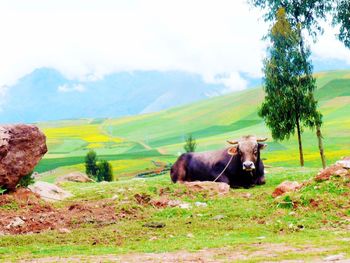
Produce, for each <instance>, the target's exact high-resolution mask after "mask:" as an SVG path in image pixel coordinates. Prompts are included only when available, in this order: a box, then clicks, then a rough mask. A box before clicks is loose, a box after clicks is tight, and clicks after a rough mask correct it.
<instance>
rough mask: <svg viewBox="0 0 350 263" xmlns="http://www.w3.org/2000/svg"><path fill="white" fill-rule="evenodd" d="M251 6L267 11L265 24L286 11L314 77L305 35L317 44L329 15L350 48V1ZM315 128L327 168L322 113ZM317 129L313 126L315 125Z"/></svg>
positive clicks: (254, 0) (275, 1)
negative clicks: (279, 11)
mask: <svg viewBox="0 0 350 263" xmlns="http://www.w3.org/2000/svg"><path fill="white" fill-rule="evenodd" d="M249 2H250V3H251V4H252V5H254V6H256V7H260V8H262V9H263V10H264V11H265V15H264V18H265V21H269V22H273V21H274V20H275V14H276V12H277V11H278V10H279V8H284V9H285V12H286V18H287V20H288V22H289V23H290V25H291V27H292V28H294V29H295V30H296V31H297V34H298V36H299V48H300V52H301V54H302V55H303V57H304V61H303V63H304V72H305V74H308V75H310V76H311V74H312V70H309V69H312V67H308V63H307V54H306V53H307V52H306V50H305V49H306V45H305V41H304V36H303V31H306V32H307V33H308V34H309V35H310V36H312V37H313V40H314V41H316V40H317V35H318V34H322V33H323V29H322V27H321V26H320V23H319V22H320V20H326V17H327V14H329V13H332V14H333V16H334V19H333V25H335V24H340V34H339V35H338V38H339V39H340V40H341V41H343V42H344V44H345V45H346V46H348V47H350V22H349V16H350V11H349V10H350V9H349V7H350V2H349V0H328V1H324V0H249ZM313 124H314V125H315V127H316V135H317V138H318V145H319V151H320V156H321V160H322V165H323V168H325V166H326V160H325V156H324V149H323V142H322V139H323V137H322V133H321V125H322V115H321V114H320V113H319V112H315V113H314V120H313ZM312 126H313V125H312Z"/></svg>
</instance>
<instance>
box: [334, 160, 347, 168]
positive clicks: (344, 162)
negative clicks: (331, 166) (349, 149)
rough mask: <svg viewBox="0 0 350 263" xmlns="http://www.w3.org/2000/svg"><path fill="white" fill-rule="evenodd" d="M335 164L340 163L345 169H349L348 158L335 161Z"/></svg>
mask: <svg viewBox="0 0 350 263" xmlns="http://www.w3.org/2000/svg"><path fill="white" fill-rule="evenodd" d="M336 164H339V165H341V166H342V167H343V168H345V169H350V160H341V161H337V162H336Z"/></svg>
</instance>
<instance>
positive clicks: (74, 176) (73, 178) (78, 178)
mask: <svg viewBox="0 0 350 263" xmlns="http://www.w3.org/2000/svg"><path fill="white" fill-rule="evenodd" d="M62 182H76V183H89V182H94V180H92V179H91V178H89V177H88V176H87V175H86V174H84V173H81V172H73V173H69V174H66V175H63V176H60V177H59V178H58V179H57V180H56V183H62Z"/></svg>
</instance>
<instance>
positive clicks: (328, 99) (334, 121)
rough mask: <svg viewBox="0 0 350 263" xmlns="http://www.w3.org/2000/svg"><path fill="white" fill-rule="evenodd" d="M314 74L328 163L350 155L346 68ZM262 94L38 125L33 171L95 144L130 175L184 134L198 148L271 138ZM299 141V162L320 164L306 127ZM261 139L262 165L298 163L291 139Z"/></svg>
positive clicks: (71, 162)
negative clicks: (39, 142) (40, 150)
mask: <svg viewBox="0 0 350 263" xmlns="http://www.w3.org/2000/svg"><path fill="white" fill-rule="evenodd" d="M316 77H317V85H318V90H317V92H316V97H317V99H318V100H319V105H320V108H321V112H322V113H323V115H324V125H323V128H322V131H323V135H324V144H325V148H326V157H327V160H328V162H329V163H331V162H333V161H334V160H336V159H339V158H340V157H341V156H345V155H350V71H332V72H322V73H318V74H316ZM183 96H186V94H183ZM263 97H264V93H263V90H262V89H261V88H255V89H250V90H246V91H242V92H235V93H231V94H228V95H225V96H220V97H214V98H210V99H207V100H204V101H201V102H198V103H194V104H190V105H187V106H183V107H178V108H172V109H169V110H165V111H161V112H157V113H151V114H145V115H137V116H130V117H124V118H119V119H83V120H66V121H60V122H47V123H39V124H38V125H39V127H40V128H41V129H43V131H44V133H45V134H46V135H47V138H48V147H49V153H48V154H47V155H46V156H45V158H44V159H43V160H42V161H41V163H40V164H39V165H38V167H37V168H36V169H37V171H39V172H45V171H48V170H52V169H55V168H58V167H65V168H60V169H63V170H60V169H58V170H57V171H56V172H57V174H59V173H61V172H62V173H64V172H66V171H67V170H83V169H84V167H83V165H82V162H83V159H84V155H85V154H86V152H87V151H88V150H89V149H94V150H96V152H97V153H98V154H99V156H100V158H101V159H107V160H111V161H112V164H113V168H114V172H115V173H116V174H117V175H119V176H123V175H133V174H134V173H135V172H138V171H143V170H145V169H147V168H152V167H154V166H153V164H152V162H151V161H152V160H155V161H166V162H173V161H174V160H175V159H176V156H177V155H178V154H179V153H180V152H182V151H183V143H184V139H185V137H186V135H187V134H189V133H191V134H192V135H193V136H194V137H195V138H196V139H197V144H198V149H197V150H198V151H203V150H211V149H215V148H219V147H225V145H226V143H225V142H226V140H227V139H232V138H238V137H240V136H242V135H247V134H254V135H257V136H266V137H269V138H271V136H270V132H269V130H268V129H267V128H266V126H265V125H264V123H263V121H262V119H260V118H259V117H258V115H257V108H258V106H259V105H260V103H261V101H262V100H263ZM303 143H304V153H305V161H306V166H310V167H320V161H319V153H318V149H317V138H316V136H315V132H314V131H310V130H305V131H304V133H303ZM268 144H269V147H268V149H267V150H266V152H265V153H264V157H265V158H266V163H268V164H270V165H273V166H297V165H298V157H299V156H298V149H297V141H296V138H295V137H292V138H290V140H289V141H283V142H275V141H272V140H271V139H270V140H269V141H268Z"/></svg>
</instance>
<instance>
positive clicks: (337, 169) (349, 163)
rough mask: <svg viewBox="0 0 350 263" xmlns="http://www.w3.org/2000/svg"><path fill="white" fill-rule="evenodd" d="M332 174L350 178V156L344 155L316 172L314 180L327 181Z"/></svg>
mask: <svg viewBox="0 0 350 263" xmlns="http://www.w3.org/2000/svg"><path fill="white" fill-rule="evenodd" d="M332 176H335V177H349V178H350V157H345V158H343V159H342V160H339V161H337V162H336V163H335V164H333V165H331V166H329V167H327V168H326V169H323V170H322V171H320V172H319V173H318V174H317V176H316V177H315V180H316V181H318V182H321V181H327V180H329V179H330V178H331V177H332Z"/></svg>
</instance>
